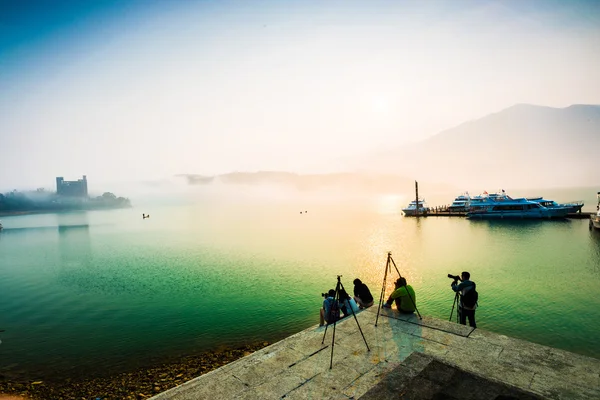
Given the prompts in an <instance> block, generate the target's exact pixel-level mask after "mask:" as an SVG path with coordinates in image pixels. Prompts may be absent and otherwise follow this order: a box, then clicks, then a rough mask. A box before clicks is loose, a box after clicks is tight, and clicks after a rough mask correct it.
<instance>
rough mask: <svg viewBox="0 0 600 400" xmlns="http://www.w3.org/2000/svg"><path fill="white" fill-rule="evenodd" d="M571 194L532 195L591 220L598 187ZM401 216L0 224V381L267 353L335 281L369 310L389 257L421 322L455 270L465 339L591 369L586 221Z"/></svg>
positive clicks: (592, 252) (394, 200)
mask: <svg viewBox="0 0 600 400" xmlns="http://www.w3.org/2000/svg"><path fill="white" fill-rule="evenodd" d="M571 192H573V193H571ZM571 192H569V191H554V192H552V191H551V192H548V193H543V192H542V193H540V192H538V193H535V195H538V194H541V195H546V196H548V197H550V198H553V199H555V200H559V201H567V200H575V199H581V198H585V200H586V207H585V208H584V210H586V209H587V210H592V209H594V208H595V188H591V189H586V190H583V189H581V190H578V191H575V190H572V191H571ZM529 194H532V195H534V193H529ZM553 194H554V195H553ZM577 194H580V196H577ZM434 197H435V196H434ZM451 200H452V199H451V198H450V199H448V198H447V196H446V198H444V199H442V197H441V195H440V200H439V201H438V202H437V204H446V203H449V202H451ZM407 202H408V199H407V198H406V197H402V196H395V195H389V196H374V197H372V198H368V197H353V198H348V197H329V198H327V199H324V198H320V197H317V196H309V195H298V196H294V197H289V196H280V197H278V196H255V197H251V196H250V197H244V198H243V201H242V200H241V198H236V197H235V196H230V197H227V198H225V199H222V198H216V197H210V196H208V197H206V198H205V199H204V200H196V201H186V202H179V203H177V204H162V205H157V204H151V203H147V204H144V205H143V206H141V207H140V206H137V207H136V208H133V209H126V210H114V211H95V212H87V213H65V214H43V215H26V216H14V217H3V218H2V223H3V224H4V226H5V230H4V231H2V232H0V330H1V329H4V330H5V332H2V333H0V339H1V340H2V344H0V375H6V376H21V377H23V376H25V377H36V378H43V377H46V376H49V375H50V374H52V373H56V374H67V373H69V374H74V373H76V372H78V373H82V372H85V373H94V372H95V371H104V370H107V369H110V370H113V371H119V370H125V369H127V368H132V367H135V366H141V365H147V364H150V363H154V362H157V360H160V359H168V358H173V357H176V356H178V355H182V354H194V353H199V352H202V351H204V350H210V349H215V348H218V347H221V346H231V345H237V344H242V343H249V342H255V341H275V340H279V339H282V338H284V337H286V336H288V335H290V334H292V333H295V332H298V331H300V330H302V329H305V328H308V327H310V326H311V325H315V324H317V323H318V309H319V307H320V306H321V302H322V298H321V292H324V291H327V290H328V289H330V288H333V287H335V283H336V275H342V283H343V284H344V285H345V287H346V289H347V290H348V291H349V292H351V291H352V288H353V285H352V281H353V279H354V278H356V277H359V278H360V279H362V280H363V281H364V282H365V283H367V285H368V286H369V287H370V288H371V291H372V292H373V295H374V297H375V298H376V299H379V295H380V293H381V289H382V288H381V286H382V280H383V273H384V266H385V262H386V257H387V252H388V251H391V252H392V256H393V258H394V261H395V262H396V264H397V266H398V268H399V270H400V272H401V273H402V274H403V275H404V276H406V277H407V279H408V282H409V283H410V284H412V285H413V286H414V288H415V290H416V292H417V295H418V304H417V305H418V309H419V311H420V312H421V314H423V315H428V316H433V317H437V318H441V319H448V318H449V316H450V311H451V308H452V304H453V299H454V293H453V292H452V291H451V290H450V283H451V280H450V279H448V278H447V275H448V274H449V273H450V274H460V272H461V271H464V270H467V271H469V272H471V276H472V279H473V280H474V281H475V282H476V283H477V288H478V292H479V294H480V302H479V305H480V308H479V309H478V311H477V319H478V327H480V328H483V329H487V330H491V331H494V332H497V333H502V334H505V335H509V336H513V337H517V338H522V339H526V340H529V341H532V342H536V343H541V344H544V345H548V346H553V347H557V348H561V349H566V350H570V351H573V352H577V353H580V354H585V355H589V356H593V357H597V358H600V335H599V334H598V332H599V331H600V298H599V297H598V295H597V293H598V287H600V235H599V234H598V232H594V231H589V229H588V221H587V220H585V219H584V220H565V221H529V222H507V221H491V222H489V221H469V220H466V219H464V218H444V217H428V218H420V219H414V218H405V217H402V216H401V215H400V212H399V210H400V209H401V208H402V207H403V206H405V205H406V204H407ZM435 204H436V202H435V201H434V202H433V204H432V202H431V201H430V205H435ZM300 211H302V213H300ZM143 212H145V213H149V214H150V216H151V217H150V218H149V219H145V220H143V219H142V213H143ZM395 275H396V273H395V271H394V272H393V274H392V278H390V279H388V285H389V287H388V288H386V290H387V292H386V293H387V294H389V293H390V290H391V285H392V281H393V278H394V277H395Z"/></svg>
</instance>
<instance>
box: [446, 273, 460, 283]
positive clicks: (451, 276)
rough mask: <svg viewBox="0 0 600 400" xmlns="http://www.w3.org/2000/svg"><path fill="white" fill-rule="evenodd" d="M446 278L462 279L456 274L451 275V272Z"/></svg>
mask: <svg viewBox="0 0 600 400" xmlns="http://www.w3.org/2000/svg"><path fill="white" fill-rule="evenodd" d="M448 278H450V279H454V280H455V281H461V280H462V279H460V276H458V275H452V274H448Z"/></svg>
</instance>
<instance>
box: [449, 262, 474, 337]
mask: <svg viewBox="0 0 600 400" xmlns="http://www.w3.org/2000/svg"><path fill="white" fill-rule="evenodd" d="M449 276H450V275H449ZM452 278H454V281H453V282H452V284H451V285H450V286H451V287H452V290H454V292H460V303H459V304H458V317H459V320H460V323H461V324H462V325H466V324H467V318H468V319H469V325H470V326H471V327H472V328H477V325H476V324H475V309H476V308H477V295H476V294H477V291H476V289H475V287H476V286H475V282H472V281H471V280H470V279H471V274H470V273H468V272H467V271H463V272H462V273H461V274H460V278H459V277H458V276H452ZM459 280H460V281H461V282H460V283H458V281H459Z"/></svg>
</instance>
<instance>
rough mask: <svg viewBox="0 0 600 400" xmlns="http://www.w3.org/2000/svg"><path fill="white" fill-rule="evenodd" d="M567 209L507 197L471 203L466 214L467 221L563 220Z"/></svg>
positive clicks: (483, 198) (484, 198)
mask: <svg viewBox="0 0 600 400" xmlns="http://www.w3.org/2000/svg"><path fill="white" fill-rule="evenodd" d="M569 210H570V208H568V207H559V206H557V207H552V208H547V207H544V206H542V205H541V204H540V203H538V202H535V201H531V200H528V199H525V198H518V199H513V198H511V197H509V196H506V195H505V196H500V197H499V196H495V197H493V198H492V197H482V198H481V199H480V200H478V201H477V202H471V207H470V208H469V212H468V213H467V218H469V219H555V218H565V217H566V216H567V214H568V213H569Z"/></svg>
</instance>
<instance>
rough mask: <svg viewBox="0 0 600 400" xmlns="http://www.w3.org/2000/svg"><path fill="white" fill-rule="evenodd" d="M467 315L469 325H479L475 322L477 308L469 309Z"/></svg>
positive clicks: (473, 326)
mask: <svg viewBox="0 0 600 400" xmlns="http://www.w3.org/2000/svg"><path fill="white" fill-rule="evenodd" d="M467 316H468V317H469V325H470V326H471V327H472V328H477V325H476V324H475V310H468V314H467Z"/></svg>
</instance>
